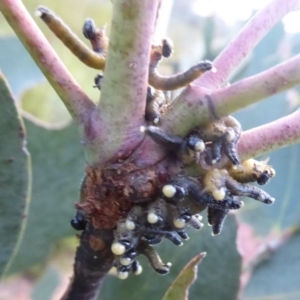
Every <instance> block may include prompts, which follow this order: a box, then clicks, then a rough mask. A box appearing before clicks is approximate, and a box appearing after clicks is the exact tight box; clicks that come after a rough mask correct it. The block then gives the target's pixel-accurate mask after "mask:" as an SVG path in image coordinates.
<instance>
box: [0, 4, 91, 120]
mask: <svg viewBox="0 0 300 300" xmlns="http://www.w3.org/2000/svg"><path fill="white" fill-rule="evenodd" d="M0 10H1V12H2V13H3V15H4V17H5V18H6V20H7V22H8V23H9V24H10V26H11V27H12V28H13V30H14V31H15V33H16V34H17V36H18V37H19V39H20V40H21V42H22V43H23V45H24V46H25V48H26V49H27V51H28V52H29V53H30V55H31V56H32V58H33V60H34V61H35V63H36V64H37V65H38V67H39V68H40V69H41V71H42V72H43V73H44V75H45V77H46V78H47V79H48V81H49V82H50V84H51V85H52V87H53V88H54V90H55V91H56V92H57V94H58V95H59V97H60V98H61V99H62V101H63V102H64V104H65V106H66V107H67V109H68V110H69V112H70V114H71V115H72V117H73V119H74V120H76V121H77V122H78V123H79V124H81V125H83V124H85V123H86V122H87V121H88V120H89V115H90V111H91V110H92V109H95V105H94V104H93V102H92V101H91V100H90V99H89V98H88V96H87V95H86V94H85V93H84V92H83V91H82V89H81V88H80V86H79V85H78V83H77V82H76V81H75V79H74V78H73V76H72V75H71V74H70V72H69V71H68V70H67V69H66V67H65V66H64V64H63V63H62V61H61V60H60V59H59V57H58V56H57V54H56V53H55V52H54V50H53V48H52V47H51V45H50V44H49V42H48V41H47V40H46V38H45V37H44V35H43V33H42V32H41V31H40V29H39V28H38V27H37V25H36V24H35V22H34V21H33V19H32V18H31V16H30V14H29V13H28V11H27V10H26V8H25V7H24V5H23V3H22V1H20V0H1V1H0Z"/></svg>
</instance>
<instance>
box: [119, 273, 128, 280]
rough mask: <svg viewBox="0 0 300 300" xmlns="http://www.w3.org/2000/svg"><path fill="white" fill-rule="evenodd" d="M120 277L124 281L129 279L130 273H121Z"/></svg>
mask: <svg viewBox="0 0 300 300" xmlns="http://www.w3.org/2000/svg"><path fill="white" fill-rule="evenodd" d="M118 277H119V278H120V279H122V280H123V279H126V278H127V277H128V272H119V273H118Z"/></svg>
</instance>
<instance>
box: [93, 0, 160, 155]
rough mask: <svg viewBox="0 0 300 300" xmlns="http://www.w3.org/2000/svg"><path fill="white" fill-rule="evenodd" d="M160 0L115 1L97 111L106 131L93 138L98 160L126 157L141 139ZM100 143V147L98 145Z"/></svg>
mask: <svg viewBox="0 0 300 300" xmlns="http://www.w3.org/2000/svg"><path fill="white" fill-rule="evenodd" d="M158 4H159V0H154V1H139V0H115V1H114V10H113V18H112V29H111V34H110V46H109V53H108V57H107V62H106V70H105V75H104V84H103V89H102V90H101V101H100V105H99V114H100V118H101V121H102V122H104V123H105V126H106V128H107V130H108V132H107V135H106V137H105V143H100V140H98V141H95V146H97V147H98V153H99V155H100V153H101V160H105V159H109V158H110V156H111V153H117V157H118V158H120V157H125V156H127V155H128V154H129V151H130V150H131V149H132V148H133V147H134V145H138V144H139V143H140V142H141V140H142V135H141V134H140V133H139V127H140V125H141V124H143V123H144V112H145V105H146V101H145V100H146V89H147V79H148V78H147V76H148V65H149V54H150V44H151V38H150V37H151V36H152V33H153V31H154V23H155V18H156V13H157V7H158ZM99 145H101V147H100V148H99ZM95 150H97V149H95Z"/></svg>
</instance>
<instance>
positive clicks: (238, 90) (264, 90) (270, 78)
mask: <svg viewBox="0 0 300 300" xmlns="http://www.w3.org/2000/svg"><path fill="white" fill-rule="evenodd" d="M299 64H300V55H297V56H295V57H293V58H291V59H289V60H288V61H286V62H284V63H282V64H279V65H277V66H275V67H273V68H271V69H269V70H267V71H264V72H262V73H259V74H257V75H254V76H252V77H248V78H246V79H243V80H241V81H239V82H237V83H234V84H233V85H231V86H229V87H226V88H223V89H219V90H216V91H214V92H211V91H210V90H207V89H204V88H201V87H197V86H191V87H189V88H187V89H186V90H185V91H184V92H183V93H182V94H181V95H180V96H179V97H178V98H177V100H176V102H175V103H174V104H173V107H172V110H171V111H170V112H169V113H167V114H166V115H165V116H164V118H163V120H162V127H163V129H165V130H167V131H170V132H172V133H175V134H179V135H186V134H187V133H188V132H189V131H190V130H191V129H192V128H194V127H196V126H199V125H204V124H205V123H208V122H211V121H214V120H216V119H219V118H221V117H223V116H226V115H229V114H231V113H233V112H235V111H237V110H239V109H242V108H245V107H247V106H249V105H251V104H253V103H256V102H258V101H261V100H263V99H265V98H267V97H269V96H272V95H274V94H278V93H280V92H283V91H285V90H287V89H289V88H292V87H294V86H296V85H298V84H300V69H299V68H298V66H299ZM186 120H188V122H187V121H186Z"/></svg>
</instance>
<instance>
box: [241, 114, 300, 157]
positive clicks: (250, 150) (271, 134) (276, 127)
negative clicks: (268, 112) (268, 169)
mask: <svg viewBox="0 0 300 300" xmlns="http://www.w3.org/2000/svg"><path fill="white" fill-rule="evenodd" d="M299 142H300V109H297V110H296V111H295V112H294V113H292V114H290V115H288V116H286V117H283V118H280V119H278V120H276V121H274V122H271V123H268V124H265V125H262V126H259V127H256V128H253V129H250V130H247V131H245V132H243V134H242V137H241V139H240V141H239V143H238V152H239V154H240V156H241V158H242V160H245V159H248V158H250V157H257V156H259V155H263V154H265V153H268V152H271V151H274V150H278V149H280V148H283V147H287V146H289V145H293V144H296V143H299Z"/></svg>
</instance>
